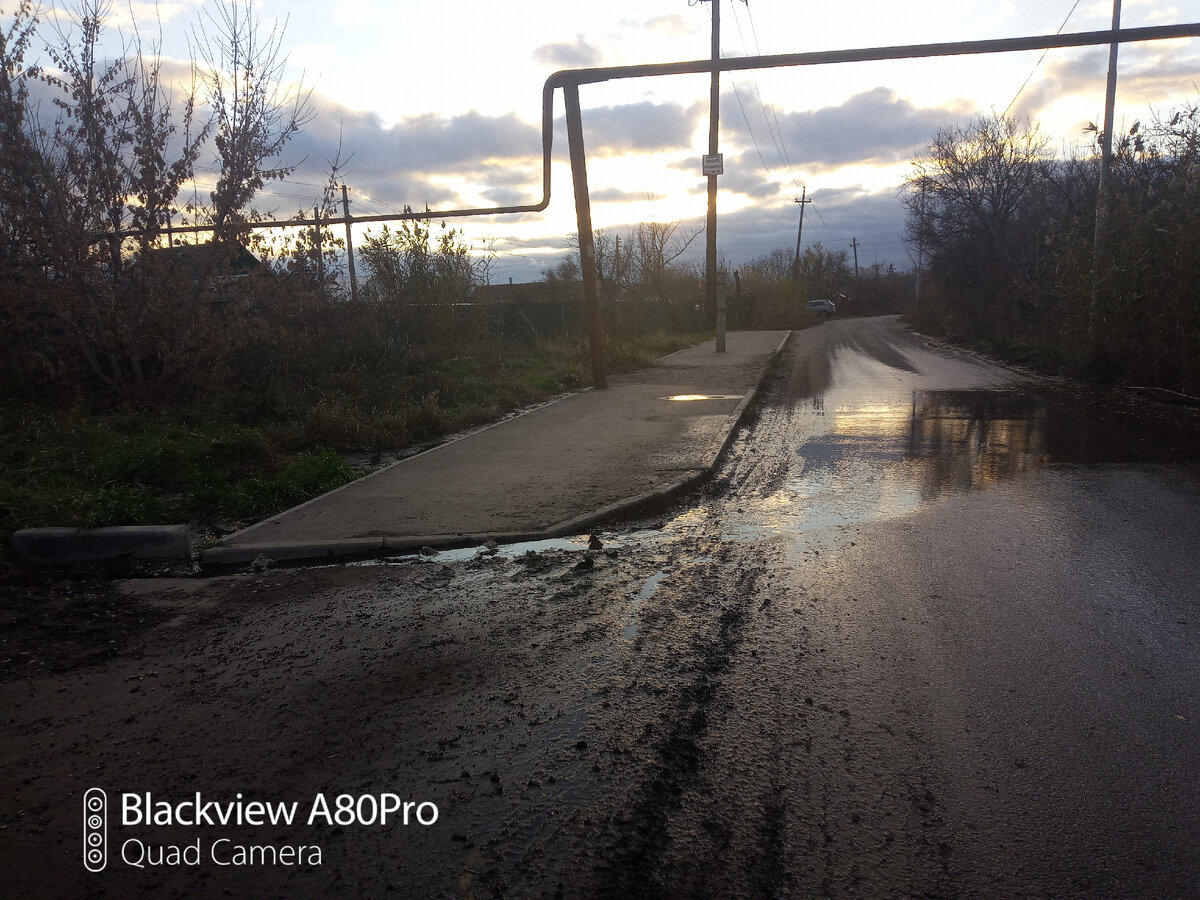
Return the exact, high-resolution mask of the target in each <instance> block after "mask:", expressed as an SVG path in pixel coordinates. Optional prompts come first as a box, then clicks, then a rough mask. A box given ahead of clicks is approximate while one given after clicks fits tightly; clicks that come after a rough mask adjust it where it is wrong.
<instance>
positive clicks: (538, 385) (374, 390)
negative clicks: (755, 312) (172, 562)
mask: <svg viewBox="0 0 1200 900" xmlns="http://www.w3.org/2000/svg"><path fill="white" fill-rule="evenodd" d="M703 338H704V335H698V334H685V335H664V334H651V335H647V336H643V337H640V338H624V339H619V340H614V341H612V342H611V343H610V346H609V356H610V369H611V371H612V372H614V373H616V372H621V371H630V370H633V369H637V368H641V367H644V366H647V365H650V364H652V363H653V361H654V360H655V359H657V358H658V357H660V356H663V355H665V354H667V353H671V352H673V351H675V350H678V349H681V348H683V347H686V346H690V345H692V344H694V343H696V342H697V341H699V340H702V339H703ZM588 358H589V357H588V354H587V347H586V345H584V344H582V343H581V342H578V341H570V340H562V341H538V342H536V343H530V342H524V343H518V342H512V343H507V342H491V343H485V344H480V345H477V346H469V347H465V348H456V352H454V353H445V354H444V355H443V356H442V357H441V358H438V357H436V356H435V355H432V354H430V355H427V357H426V358H425V359H423V360H422V361H421V364H420V365H416V366H413V367H411V369H412V370H411V371H406V372H403V371H396V370H395V369H387V368H386V367H383V368H380V367H374V368H373V367H368V366H359V367H357V368H355V369H354V370H343V371H331V372H326V373H318V376H319V377H318V376H314V377H309V378H306V379H305V380H304V382H303V383H301V384H298V385H297V384H292V385H288V386H283V387H280V386H279V385H275V386H274V387H273V390H275V393H274V394H273V395H272V396H271V397H269V398H268V397H264V396H263V395H262V394H261V392H255V391H253V390H251V391H248V392H244V393H240V394H236V395H232V396H225V397H217V398H209V399H208V400H207V401H206V403H205V405H203V406H202V407H201V406H197V405H195V404H193V405H191V406H187V407H183V406H181V407H179V408H174V409H163V408H157V409H153V410H150V409H134V410H130V409H126V410H122V411H116V412H114V411H99V410H87V409H72V410H61V409H53V408H49V407H46V408H30V407H28V406H25V407H21V408H8V409H5V408H2V407H0V434H2V436H3V441H2V442H0V541H2V544H0V562H4V563H6V564H12V553H11V546H12V543H11V536H12V533H13V532H14V531H16V530H18V529H20V528H28V527H37V526H51V525H65V526H76V527H100V526H105V525H149V524H167V523H178V522H188V523H191V524H193V525H196V526H201V527H203V526H206V525H210V524H213V523H219V524H220V525H221V526H222V528H225V529H228V528H232V527H235V526H243V525H248V524H251V523H252V522H254V521H257V520H259V519H261V518H265V517H267V516H270V515H273V514H275V513H277V512H280V511H282V510H284V509H288V508H290V507H292V506H295V505H297V504H299V503H303V502H304V501H305V500H308V499H311V498H312V497H315V496H318V495H320V494H322V493H325V492H326V491H329V490H332V489H334V488H336V487H339V486H341V485H343V484H346V483H347V482H349V481H351V480H353V479H354V478H356V477H358V476H359V475H360V474H362V473H361V472H359V471H356V470H354V469H352V468H351V467H350V465H348V464H347V462H346V461H345V459H344V458H343V456H342V454H343V453H364V452H366V453H371V452H375V453H382V452H392V451H398V450H402V449H404V448H405V447H407V446H411V445H413V444H417V443H421V442H426V441H429V440H431V439H436V438H438V437H440V436H443V435H447V434H451V433H453V432H455V431H459V430H461V429H463V428H467V427H470V426H473V425H478V424H482V423H485V422H489V421H494V420H495V419H497V418H499V417H500V416H502V415H504V414H505V413H508V412H510V411H511V410H513V409H516V408H519V407H521V406H524V405H528V404H530V403H535V402H538V401H540V400H544V399H546V398H548V397H551V396H553V395H555V394H557V393H561V392H563V391H566V390H573V389H577V388H578V387H581V386H585V385H586V384H587V383H588V382H589V377H588V375H589V371H590V367H589V364H588V362H587V360H588Z"/></svg>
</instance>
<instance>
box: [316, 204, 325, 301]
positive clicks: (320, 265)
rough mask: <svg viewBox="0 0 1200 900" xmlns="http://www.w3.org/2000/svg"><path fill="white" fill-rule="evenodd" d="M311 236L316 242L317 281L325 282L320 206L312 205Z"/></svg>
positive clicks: (322, 283)
mask: <svg viewBox="0 0 1200 900" xmlns="http://www.w3.org/2000/svg"><path fill="white" fill-rule="evenodd" d="M313 237H314V238H315V240H316V244H317V281H318V282H319V283H320V284H321V285H322V286H324V284H325V249H324V247H322V246H321V207H319V206H315V205H314V206H313Z"/></svg>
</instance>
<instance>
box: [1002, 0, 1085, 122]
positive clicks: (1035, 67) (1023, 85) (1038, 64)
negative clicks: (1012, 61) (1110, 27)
mask: <svg viewBox="0 0 1200 900" xmlns="http://www.w3.org/2000/svg"><path fill="white" fill-rule="evenodd" d="M1078 8H1079V0H1075V3H1074V5H1073V6H1072V7H1071V11H1070V12H1069V13H1067V17H1066V18H1065V19H1063V20H1062V24H1061V25H1059V26H1058V30H1057V31H1055V32H1054V33H1055V34H1062V30H1063V29H1064V28H1066V27H1067V22H1069V21H1071V16H1073V15H1075V10H1076V9H1078ZM1049 52H1050V48H1049V47H1047V48H1046V49H1045V50H1043V51H1042V55H1041V56H1039V57H1038V61H1037V62H1036V63H1034V64H1033V68H1032V69H1030V71H1029V74H1028V75H1026V76H1025V80H1024V81H1023V82H1021V86H1020V87H1019V88H1018V89H1017V92H1016V94H1014V95H1013V98H1012V99H1011V100H1009V101H1008V106H1006V107H1004V114H1003V115H1002V116H1001V117H1000V118H1004V116H1007V115H1008V111H1009V110H1010V109H1012V108H1013V104H1014V103H1016V102H1017V98H1018V97H1020V96H1021V94H1022V93H1023V92H1024V90H1025V88H1026V87H1028V86H1029V81H1030V79H1031V78H1033V75H1034V73H1035V72H1037V70H1038V69H1039V68H1040V67H1041V65H1042V61H1043V60H1044V59H1045V58H1046V54H1047V53H1049Z"/></svg>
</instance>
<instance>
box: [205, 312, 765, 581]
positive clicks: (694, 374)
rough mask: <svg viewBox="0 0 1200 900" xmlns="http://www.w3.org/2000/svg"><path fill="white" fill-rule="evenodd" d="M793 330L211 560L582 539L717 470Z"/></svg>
mask: <svg viewBox="0 0 1200 900" xmlns="http://www.w3.org/2000/svg"><path fill="white" fill-rule="evenodd" d="M787 337H788V332H785V331H744V332H732V333H730V334H729V335H728V336H727V340H726V352H725V353H717V352H716V350H715V345H714V343H713V342H712V341H709V342H707V343H704V344H700V345H698V346H695V347H691V348H688V349H686V350H682V351H680V352H678V353H674V354H671V355H670V356H667V357H664V358H662V359H660V360H659V361H658V362H657V363H656V364H655V365H654V366H653V367H651V368H649V369H643V370H641V371H638V372H634V373H632V374H629V375H622V376H618V377H614V378H611V379H610V380H609V387H608V389H606V390H588V391H582V392H580V393H577V394H572V395H570V396H568V397H565V398H563V399H560V400H557V401H554V402H552V403H549V404H547V405H545V406H541V407H538V408H536V409H534V410H532V411H530V412H528V413H526V414H524V415H521V416H518V417H515V418H512V419H508V420H505V421H503V422H500V423H498V424H496V425H493V426H490V427H488V428H485V429H482V430H480V431H476V432H472V433H470V434H468V435H466V436H464V437H461V438H458V439H456V440H453V441H450V442H447V443H445V444H441V445H439V446H437V447H434V448H433V449H431V450H429V451H426V452H424V453H421V454H419V455H417V456H413V457H409V458H407V459H404V460H401V461H400V462H397V463H394V464H393V465H391V466H388V467H386V468H384V469H380V470H379V471H377V472H374V473H372V474H371V475H368V476H366V477H365V478H362V479H360V480H358V481H355V482H353V483H351V484H348V485H346V486H344V487H342V488H339V489H338V490H336V491H332V492H330V493H328V494H325V495H323V496H321V497H318V498H316V499H314V500H311V501H309V502H308V503H305V504H302V505H301V506H298V507H295V508H294V509H290V510H288V511H286V512H284V513H281V514H279V515H277V516H273V517H271V518H270V519H266V520H264V521H262V522H259V523H258V524H256V525H253V526H251V527H249V528H246V529H244V530H242V531H240V532H237V533H236V534H233V535H230V536H229V537H227V538H225V539H224V540H223V541H222V542H221V543H220V545H218V546H216V547H213V548H211V549H209V550H206V551H204V553H203V556H202V562H203V563H204V564H205V565H206V566H227V565H240V564H244V563H246V562H250V561H252V560H254V559H255V558H256V557H257V556H259V555H260V554H261V555H264V556H267V557H270V558H272V559H276V560H298V559H319V558H328V557H338V556H353V555H364V556H365V555H371V554H375V553H402V552H406V551H411V550H415V549H417V548H419V547H421V546H426V545H427V546H433V547H449V546H463V545H469V544H471V543H472V542H481V541H483V540H486V539H489V538H490V539H494V540H497V541H500V542H504V541H512V540H531V539H534V538H539V537H553V536H557V535H567V534H578V533H581V532H583V531H586V530H589V529H590V528H592V527H593V526H594V525H597V524H599V523H601V522H603V521H606V520H608V519H610V518H615V517H616V516H618V515H620V514H622V513H628V512H630V511H632V510H634V509H635V508H638V507H640V506H644V505H645V504H647V503H649V502H651V501H654V500H662V499H664V498H667V497H670V496H672V495H674V494H676V493H679V492H681V491H683V490H686V489H687V488H689V487H691V486H693V485H695V484H697V483H698V482H699V481H701V480H702V479H704V478H705V477H707V476H708V475H709V474H711V472H712V471H713V469H714V468H715V466H716V464H717V462H718V460H719V458H720V456H721V453H722V452H723V450H724V448H725V446H726V444H727V443H728V441H729V440H730V439H731V437H732V435H733V432H734V429H735V428H736V426H737V423H738V421H739V419H740V417H741V415H742V413H743V412H744V410H745V409H746V408H747V406H748V405H749V403H750V401H751V399H752V398H753V396H754V394H755V392H756V390H757V388H758V386H759V384H760V382H761V381H762V380H763V377H764V375H765V373H766V372H767V369H768V364H769V362H770V361H771V359H772V358H773V357H774V356H776V355H777V354H778V353H779V352H780V351H781V350H782V349H783V346H784V344H785V343H786V341H787Z"/></svg>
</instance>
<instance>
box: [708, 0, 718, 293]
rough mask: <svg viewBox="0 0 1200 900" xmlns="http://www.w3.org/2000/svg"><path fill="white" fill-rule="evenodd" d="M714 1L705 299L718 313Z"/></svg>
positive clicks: (715, 7)
mask: <svg viewBox="0 0 1200 900" xmlns="http://www.w3.org/2000/svg"><path fill="white" fill-rule="evenodd" d="M707 2H709V3H711V4H712V61H713V68H712V80H711V82H710V86H709V91H708V160H707V162H709V164H710V167H709V172H708V219H707V222H706V226H705V248H704V282H705V290H704V300H705V308H706V309H707V310H708V311H709V313H710V314H715V312H716V308H717V172H716V171H713V170H712V168H711V166H713V165H715V160H716V159H717V143H718V142H717V136H718V132H719V122H720V115H721V73H720V71H719V70H718V69H717V63H718V62H719V61H720V59H721V0H707Z"/></svg>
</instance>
